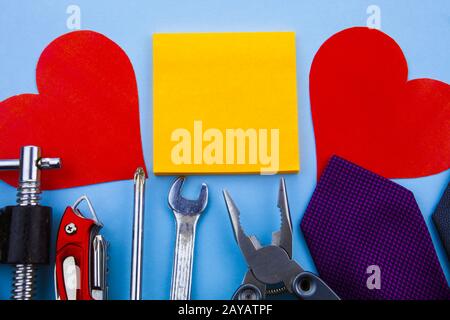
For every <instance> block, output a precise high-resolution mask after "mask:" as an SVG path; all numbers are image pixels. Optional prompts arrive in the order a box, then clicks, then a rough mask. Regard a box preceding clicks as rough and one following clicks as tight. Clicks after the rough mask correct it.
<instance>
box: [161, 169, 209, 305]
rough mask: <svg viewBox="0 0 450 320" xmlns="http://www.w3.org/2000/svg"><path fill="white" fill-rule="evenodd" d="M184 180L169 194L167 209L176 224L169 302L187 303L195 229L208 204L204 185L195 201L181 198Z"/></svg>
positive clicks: (206, 190)
mask: <svg viewBox="0 0 450 320" xmlns="http://www.w3.org/2000/svg"><path fill="white" fill-rule="evenodd" d="M184 179H185V178H184V177H180V178H178V179H177V180H176V181H175V182H174V183H173V185H172V187H171V188H170V191H169V206H170V208H171V209H172V210H173V213H174V215H175V219H176V223H177V229H176V242H175V255H174V263H173V269H172V285H171V289H170V299H171V300H189V299H190V296H191V283H192V265H193V260H194V245H195V228H196V225H197V221H198V218H199V217H200V214H201V213H202V212H203V210H205V208H206V205H207V204H208V187H207V185H206V184H204V183H203V184H202V188H201V191H200V196H199V197H198V199H197V200H188V199H185V198H183V197H182V196H181V187H182V186H183V183H184Z"/></svg>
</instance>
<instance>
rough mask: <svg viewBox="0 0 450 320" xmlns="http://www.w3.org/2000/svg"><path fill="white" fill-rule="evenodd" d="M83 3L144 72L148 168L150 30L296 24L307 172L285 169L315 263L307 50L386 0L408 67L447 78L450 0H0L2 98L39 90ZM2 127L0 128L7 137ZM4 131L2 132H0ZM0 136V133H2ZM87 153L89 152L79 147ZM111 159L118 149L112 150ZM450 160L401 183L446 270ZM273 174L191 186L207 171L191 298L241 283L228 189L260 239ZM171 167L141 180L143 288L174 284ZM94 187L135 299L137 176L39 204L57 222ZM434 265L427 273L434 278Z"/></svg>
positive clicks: (117, 278)
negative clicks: (440, 219)
mask: <svg viewBox="0 0 450 320" xmlns="http://www.w3.org/2000/svg"><path fill="white" fill-rule="evenodd" d="M70 4H76V5H78V6H79V7H80V8H81V21H82V25H81V28H82V29H91V30H95V31H98V32H101V33H103V34H105V35H106V36H108V37H109V38H111V39H112V40H113V41H115V42H116V43H118V44H119V45H120V46H121V47H122V48H123V49H124V50H125V51H126V52H127V54H128V55H129V57H130V59H131V61H132V63H133V66H134V69H135V72H136V77H137V83H138V87H139V100H140V112H141V130H142V139H143V148H144V153H145V160H146V163H147V166H148V168H149V169H150V170H149V171H150V172H151V168H152V45H151V43H152V42H151V39H152V34H153V33H155V32H197V31H198V32H205V31H209V32H211V31H212V32H214V31H217V32H219V31H295V32H296V37H297V39H296V41H297V79H298V93H299V116H298V117H299V128H300V130H299V144H300V150H301V165H302V171H301V172H300V173H299V174H295V175H288V176H286V179H287V187H288V194H289V197H290V204H291V214H292V219H293V226H294V239H295V243H294V258H295V259H296V260H297V261H298V262H299V263H300V264H301V265H302V266H303V267H304V268H305V269H307V270H311V271H315V267H314V264H313V261H312V259H311V257H310V255H309V252H308V249H307V247H306V244H305V241H304V239H303V237H302V235H301V232H300V230H299V222H300V219H301V217H302V215H303V212H304V210H305V208H306V206H307V204H308V201H309V198H310V197H311V194H312V192H313V190H314V186H315V184H316V156H315V146H314V135H313V125H312V121H311V112H310V105H309V93H308V74H309V69H310V66H311V61H312V59H313V57H314V54H315V53H316V51H317V49H318V48H319V46H320V45H321V44H322V43H323V42H324V41H325V40H326V39H327V38H328V37H330V36H331V35H333V34H334V33H336V32H338V31H340V30H342V29H345V28H348V27H351V26H361V25H362V26H364V25H366V20H367V17H368V15H367V14H366V9H367V7H368V6H369V5H371V4H376V5H378V6H379V7H380V8H381V19H382V20H381V21H382V22H381V23H382V24H381V26H382V30H383V31H384V32H386V33H387V34H389V35H390V36H391V37H393V38H394V39H395V40H396V41H397V42H398V43H399V45H400V46H401V47H402V49H403V51H404V53H405V56H406V58H407V60H408V63H409V70H410V72H409V77H410V78H420V77H430V78H435V79H439V80H442V81H445V82H447V83H448V82H450V64H449V60H448V55H449V52H450V43H449V41H448V40H449V36H450V28H449V27H450V2H449V1H448V0H440V1H438V0H434V1H422V0H414V1H413V0H403V1H401V0H397V1H387V0H376V1H373V0H371V1H364V0H359V1H356V0H353V1H351V0H346V1H331V0H328V1H327V0H321V1H318V0H315V1H312V0H310V1H298V0H290V1H287V0H285V1H267V0H246V1H242V0H227V1H217V0H196V1H173V0H165V1H162V0H161V1H144V0H142V1H111V0H101V1H100V0H96V1H88V0H78V1H75V0H72V1H64V0H59V1H56V0H53V1H50V0H46V1H44V0H40V1H32V0H28V1H6V0H1V1H0V100H3V99H5V98H7V97H9V96H11V95H15V94H20V93H25V92H36V84H35V66H36V62H37V60H38V57H39V55H40V53H41V52H42V50H43V49H44V48H45V47H46V45H47V44H49V43H50V42H51V41H52V40H53V39H54V38H56V37H58V36H60V35H61V34H64V33H66V32H69V31H70V30H68V28H67V27H66V20H67V18H68V16H69V15H68V14H66V8H67V6H68V5H70ZM4 138H5V137H1V139H4ZM0 141H1V140H0ZM0 147H1V143H0ZM80 156H81V157H82V155H80ZM111 161H113V159H111ZM449 176H450V171H446V172H443V173H441V174H438V175H434V176H430V177H425V178H419V179H408V180H397V182H398V183H400V184H402V185H404V186H405V187H407V188H409V189H410V190H412V191H413V192H414V194H415V196H416V199H417V202H418V203H419V206H420V208H421V210H422V213H423V215H424V217H425V220H426V222H427V224H428V226H429V229H430V231H431V234H432V238H433V242H434V244H435V247H436V249H437V252H438V255H439V259H440V262H441V263H442V266H443V269H444V271H445V272H446V276H447V279H450V272H449V271H450V265H449V263H448V261H447V260H446V258H445V256H444V252H443V250H442V247H441V245H440V243H439V241H438V238H437V234H436V231H435V229H434V226H433V225H432V223H431V217H430V215H431V213H432V212H433V210H434V209H435V207H436V204H437V202H438V200H439V198H440V196H441V194H442V192H443V190H444V188H445V186H446V184H447V182H448V181H449ZM278 180H279V177H278V176H258V175H252V176H195V177H189V178H188V180H187V183H186V185H185V188H184V191H185V195H186V196H191V197H196V196H197V193H198V191H199V185H200V183H201V182H203V181H204V182H206V183H208V185H209V188H210V199H209V205H208V208H207V210H206V212H205V214H204V216H202V218H201V219H200V222H199V225H198V230H197V232H198V234H197V242H196V252H195V262H194V272H193V288H192V298H194V299H228V298H230V296H231V295H232V293H233V292H234V290H235V289H236V288H237V287H238V285H239V284H240V282H241V280H242V277H243V275H244V273H245V271H246V265H245V263H244V260H243V258H242V256H241V253H240V251H239V249H238V247H237V245H236V243H235V241H234V238H233V235H232V232H231V226H230V223H229V219H228V215H227V212H226V209H225V205H224V203H223V200H222V196H221V190H222V188H227V189H228V190H229V191H230V192H231V194H232V195H233V197H234V198H235V201H236V202H237V204H238V205H239V207H240V209H241V212H242V221H243V224H244V227H245V228H246V230H247V231H248V233H250V234H255V235H257V236H258V237H259V238H260V239H261V240H262V241H263V242H264V243H268V242H270V237H271V232H272V231H274V230H276V229H278V228H279V215H278V211H277V208H276V198H277V188H278ZM172 181H173V177H155V176H154V175H153V174H151V173H150V177H149V180H148V184H147V191H146V212H145V249H144V250H145V257H144V279H143V297H144V298H145V299H167V298H168V296H169V289H170V278H171V269H172V257H173V245H174V228H175V224H174V222H175V220H174V217H173V215H172V212H171V211H170V210H169V209H168V207H167V191H168V189H169V187H170V185H171V183H172ZM82 194H87V195H88V196H89V197H90V199H91V201H92V202H93V205H94V207H95V208H96V211H97V214H98V216H99V218H100V219H101V220H102V221H103V223H104V225H105V227H104V229H103V234H104V235H105V236H106V238H107V239H108V240H109V242H110V244H111V246H110V265H109V269H110V273H109V286H110V298H112V299H128V296H129V272H130V243H131V221H132V197H133V183H132V181H131V180H130V181H120V182H112V183H105V184H100V185H93V186H86V187H79V188H72V189H66V190H59V191H52V192H46V193H44V195H43V201H42V203H43V204H45V205H50V206H52V207H53V208H54V220H53V226H54V229H53V230H54V231H55V230H56V229H57V226H58V224H59V218H60V216H61V214H62V212H63V211H64V209H65V207H66V206H67V205H70V204H72V203H73V202H74V201H75V200H76V199H77V198H78V197H79V196H80V195H82ZM14 202H15V190H14V189H13V188H12V187H10V186H8V185H6V184H5V183H3V182H1V181H0V206H4V205H9V204H13V203H14ZM11 270H12V269H11V268H10V267H9V266H4V265H2V266H0V299H6V298H8V297H9V291H10V286H11V284H10V278H11V273H12V271H11ZM39 276H40V279H39V284H40V286H39V297H41V298H44V297H45V298H49V299H53V297H54V295H53V277H52V268H51V267H43V268H41V269H40V274H39ZM432 276H433V275H430V277H432Z"/></svg>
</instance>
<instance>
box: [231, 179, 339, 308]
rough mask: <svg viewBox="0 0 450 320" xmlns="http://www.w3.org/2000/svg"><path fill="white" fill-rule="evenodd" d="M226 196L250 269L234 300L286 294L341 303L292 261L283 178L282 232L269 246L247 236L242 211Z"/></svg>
mask: <svg viewBox="0 0 450 320" xmlns="http://www.w3.org/2000/svg"><path fill="white" fill-rule="evenodd" d="M223 196H224V198H225V204H226V206H227V209H228V213H229V215H230V219H231V224H232V226H233V231H234V236H235V238H236V242H237V243H238V245H239V248H240V249H241V251H242V254H243V255H244V258H245V260H246V262H247V265H248V268H249V270H248V271H247V273H246V274H245V277H244V280H243V282H242V284H241V286H240V287H239V288H238V289H237V291H236V292H235V293H234V295H233V299H234V300H261V299H266V298H267V297H268V296H272V295H275V294H279V293H283V292H287V293H288V294H290V295H294V297H296V298H298V299H304V300H339V297H338V296H337V294H336V293H334V291H333V290H332V289H331V288H330V287H328V285H327V284H326V283H325V282H324V281H323V280H322V279H320V278H319V277H318V276H317V275H315V274H313V273H311V272H307V271H304V270H303V268H302V267H301V266H300V265H299V264H298V263H297V262H295V261H294V260H292V224H291V215H290V212H289V203H288V198H287V192H286V183H285V180H284V179H283V178H281V180H280V187H279V192H278V207H279V209H280V212H281V228H280V230H279V231H277V232H274V233H273V234H272V244H271V245H268V246H264V247H263V246H261V244H260V242H259V241H258V239H257V238H256V237H255V236H247V235H246V234H245V232H244V230H243V228H242V226H241V222H240V213H239V210H238V208H237V207H236V205H235V203H234V202H233V200H232V199H231V196H230V194H229V193H228V192H227V191H226V190H224V191H223Z"/></svg>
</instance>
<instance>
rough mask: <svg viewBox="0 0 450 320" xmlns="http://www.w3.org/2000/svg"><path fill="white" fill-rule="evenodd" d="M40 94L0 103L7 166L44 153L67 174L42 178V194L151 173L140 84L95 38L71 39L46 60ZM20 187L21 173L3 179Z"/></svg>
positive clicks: (39, 73) (115, 50) (0, 152)
mask: <svg viewBox="0 0 450 320" xmlns="http://www.w3.org/2000/svg"><path fill="white" fill-rule="evenodd" d="M36 83H37V88H38V90H39V94H21V95H18V96H14V97H10V98H8V99H6V100H4V101H2V102H1V103H0V136H1V143H0V159H5V158H18V156H19V153H20V147H21V146H23V145H29V144H32V145H37V146H41V147H42V156H44V157H60V158H61V160H62V169H60V170H48V171H46V172H43V174H42V188H43V189H57V188H67V187H74V186H80V185H86V184H92V183H100V182H106V181H113V180H123V179H131V178H132V177H133V173H134V171H135V169H136V167H138V166H144V159H143V154H142V146H141V135H140V129H139V104H138V94H137V86H136V79H135V75H134V71H133V67H132V65H131V62H130V60H129V59H128V57H127V55H126V54H125V52H124V51H123V50H122V49H121V48H120V47H119V46H118V45H117V44H115V43H114V42H113V41H111V40H109V39H108V38H106V37H105V36H103V35H101V34H99V33H96V32H92V31H76V32H71V33H68V34H65V35H63V36H61V37H59V38H57V39H55V40H54V41H53V42H52V43H50V44H49V45H48V46H47V48H45V50H44V51H43V52H42V54H41V56H40V58H39V62H38V64H37V70H36ZM0 179H2V180H4V181H6V182H7V183H9V184H11V185H14V186H15V185H17V179H18V175H17V172H4V171H3V172H0Z"/></svg>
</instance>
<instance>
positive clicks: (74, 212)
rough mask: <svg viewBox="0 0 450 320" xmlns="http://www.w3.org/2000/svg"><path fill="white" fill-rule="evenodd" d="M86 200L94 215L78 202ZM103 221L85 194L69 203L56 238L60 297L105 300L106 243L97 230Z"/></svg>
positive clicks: (61, 298)
mask: <svg viewBox="0 0 450 320" xmlns="http://www.w3.org/2000/svg"><path fill="white" fill-rule="evenodd" d="M83 201H85V202H86V204H87V207H88V208H89V211H90V212H91V215H92V219H90V218H87V217H85V216H84V215H83V214H82V213H81V212H80V210H79V205H80V204H81V203H82V202H83ZM101 228H102V224H101V223H100V222H99V220H98V219H97V215H96V214H95V211H94V208H93V207H92V204H91V202H90V201H89V199H88V198H87V197H86V196H83V197H81V198H80V199H78V200H77V201H76V202H75V203H74V205H73V206H71V207H67V208H66V211H65V212H64V215H63V217H62V220H61V224H60V226H59V230H58V238H57V241H56V263H55V289H56V299H57V300H106V298H107V286H106V271H107V267H106V259H107V253H106V249H107V243H106V241H105V239H104V238H103V236H101V235H100V234H98V232H99V230H100V229H101Z"/></svg>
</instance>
